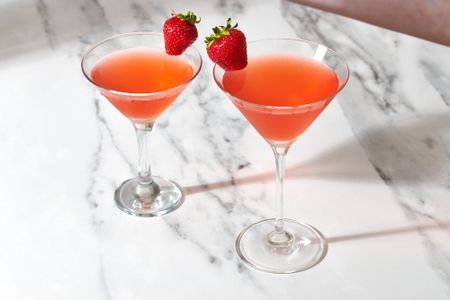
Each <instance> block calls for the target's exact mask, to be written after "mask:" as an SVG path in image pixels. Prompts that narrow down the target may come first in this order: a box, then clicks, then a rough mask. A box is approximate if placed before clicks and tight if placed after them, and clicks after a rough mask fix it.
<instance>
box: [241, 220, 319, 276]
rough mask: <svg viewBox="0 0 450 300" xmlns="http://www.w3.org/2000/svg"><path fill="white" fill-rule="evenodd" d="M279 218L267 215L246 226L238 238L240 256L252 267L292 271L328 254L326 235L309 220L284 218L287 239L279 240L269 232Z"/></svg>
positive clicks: (302, 268) (297, 270)
mask: <svg viewBox="0 0 450 300" xmlns="http://www.w3.org/2000/svg"><path fill="white" fill-rule="evenodd" d="M275 220H276V219H267V220H263V221H260V222H258V223H255V224H253V225H250V226H249V227H247V228H246V229H244V230H243V231H242V232H241V233H240V234H239V236H238V238H237V240H236V250H237V253H238V254H239V256H240V258H241V259H242V260H243V261H244V262H245V263H247V264H248V265H250V266H251V267H253V268H255V269H258V270H261V271H265V272H270V273H276V274H289V273H296V272H301V271H304V270H307V269H309V268H312V267H314V266H315V265H316V264H318V263H319V262H320V261H321V260H322V259H323V258H324V257H325V255H326V252H327V242H326V240H325V238H324V237H323V235H322V234H321V233H320V232H319V231H317V230H316V229H315V228H313V227H312V226H310V225H308V224H302V223H299V222H297V221H295V220H291V219H283V221H284V229H285V230H286V233H284V234H283V236H285V237H287V238H288V239H287V240H286V243H283V244H281V243H280V244H276V243H274V242H273V239H272V241H271V240H270V239H269V236H271V237H272V238H273V236H275V235H277V233H276V232H275V231H274V229H275Z"/></svg>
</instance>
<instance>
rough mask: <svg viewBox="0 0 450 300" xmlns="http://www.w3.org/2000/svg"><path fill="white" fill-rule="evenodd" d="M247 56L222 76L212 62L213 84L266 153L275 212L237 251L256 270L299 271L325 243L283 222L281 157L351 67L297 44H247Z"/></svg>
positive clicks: (248, 232) (304, 227)
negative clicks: (271, 165) (272, 170)
mask: <svg viewBox="0 0 450 300" xmlns="http://www.w3.org/2000/svg"><path fill="white" fill-rule="evenodd" d="M247 51H248V57H249V62H248V66H247V67H246V68H245V69H243V70H240V71H229V72H227V71H224V70H223V69H222V68H220V67H219V66H218V65H215V66H214V71H213V73H214V79H215V81H216V83H217V84H218V86H219V87H220V88H221V89H222V90H223V91H224V92H225V94H226V95H227V96H228V97H229V98H230V100H231V101H232V102H233V104H234V105H235V106H236V107H237V108H238V109H239V110H240V111H241V113H242V114H243V115H244V116H245V117H246V119H247V120H248V121H249V122H250V124H251V125H252V126H253V127H254V128H255V129H256V131H257V132H258V133H259V134H260V135H261V136H262V137H263V138H264V139H265V140H266V141H267V142H268V143H269V145H270V147H271V148H272V151H273V153H274V155H275V163H276V182H277V189H276V198H277V201H278V203H279V214H278V216H277V217H276V218H271V219H266V220H262V221H260V222H257V223H255V224H253V225H250V226H249V227H247V228H245V229H244V230H243V231H242V232H241V233H240V234H239V236H238V238H237V240H236V250H237V253H238V254H239V256H240V258H241V259H242V260H243V261H244V262H245V263H247V264H248V265H250V266H252V267H254V268H256V269H259V270H262V271H266V272H271V273H277V274H286V273H294V272H300V271H303V270H306V269H309V268H311V267H313V266H314V265H316V264H317V263H319V262H320V261H321V259H322V258H323V257H324V255H325V254H326V249H327V243H326V240H325V239H324V237H323V235H322V234H321V233H320V232H319V231H318V230H316V229H315V228H314V227H312V226H310V225H308V224H304V223H300V222H297V221H295V220H292V219H287V218H284V215H283V178H284V162H285V156H286V154H287V152H288V150H289V148H290V147H291V145H292V144H293V143H294V142H295V141H296V140H297V139H298V137H299V136H300V135H301V134H302V133H303V132H304V131H305V130H306V129H307V128H308V127H309V126H310V125H311V123H312V122H313V121H314V120H315V119H316V118H317V116H318V115H319V114H320V113H321V112H322V111H323V110H324V109H325V107H326V106H327V105H328V104H329V103H330V101H331V100H332V99H333V97H334V96H335V95H336V94H337V93H338V92H339V91H340V90H341V89H342V88H343V87H344V86H345V84H346V83H347V80H348V76H349V70H348V67H347V64H346V63H345V61H344V60H343V59H342V58H341V57H340V56H339V55H338V54H336V53H335V52H334V51H333V50H330V49H329V48H327V47H325V46H323V45H320V44H317V43H313V42H310V41H306V40H301V39H268V40H258V41H254V42H250V43H248V49H247Z"/></svg>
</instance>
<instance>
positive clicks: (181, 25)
mask: <svg viewBox="0 0 450 300" xmlns="http://www.w3.org/2000/svg"><path fill="white" fill-rule="evenodd" d="M199 22H200V19H198V20H197V16H196V15H195V14H194V13H193V12H191V11H188V12H187V13H186V14H184V15H183V14H177V13H175V12H172V17H171V18H169V19H167V20H166V22H164V29H163V32H164V45H165V48H166V53H167V54H169V55H180V54H181V53H183V52H184V50H186V48H187V47H189V46H190V45H192V43H193V42H194V41H195V40H196V39H197V37H198V32H197V27H196V26H195V24H197V23H199Z"/></svg>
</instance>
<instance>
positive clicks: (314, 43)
mask: <svg viewBox="0 0 450 300" xmlns="http://www.w3.org/2000/svg"><path fill="white" fill-rule="evenodd" d="M275 41H291V42H302V43H305V44H309V45H314V46H317V47H320V46H322V47H325V48H326V49H327V51H330V52H331V53H332V54H333V55H334V56H336V57H337V58H338V59H339V61H340V62H342V63H343V64H344V66H345V71H346V72H345V80H344V81H343V83H342V84H341V86H340V87H339V88H338V89H337V90H336V92H335V93H332V94H330V95H329V96H328V97H326V98H325V99H321V100H316V101H313V102H311V103H307V104H300V105H287V106H281V105H280V106H277V105H264V104H257V103H253V102H250V101H248V100H244V99H241V98H238V97H236V96H233V95H232V94H230V93H228V92H227V91H226V90H225V89H224V88H223V87H222V84H220V82H219V80H218V79H217V78H216V69H219V68H220V69H222V68H221V67H220V66H219V65H217V64H214V68H213V77H214V81H215V82H216V84H217V85H218V86H219V88H220V89H221V90H222V91H223V92H224V93H225V94H226V95H228V96H229V97H232V98H233V99H236V100H238V101H239V102H243V103H245V104H246V105H248V106H250V107H251V106H253V107H256V108H260V109H279V110H283V109H289V110H291V109H300V108H307V107H313V106H316V105H318V104H319V103H322V102H327V101H328V100H329V99H330V97H335V96H336V95H337V94H338V93H339V92H340V91H341V90H342V89H343V88H344V87H345V85H346V84H347V82H348V80H349V75H350V70H349V68H348V64H347V63H346V61H345V59H344V58H343V57H342V56H341V55H340V54H338V53H337V52H336V51H334V50H333V49H331V48H329V47H327V46H325V45H323V44H320V43H317V42H313V41H309V40H306V39H302V38H264V39H258V40H254V41H250V42H248V44H254V43H258V42H275ZM222 70H223V69H222Z"/></svg>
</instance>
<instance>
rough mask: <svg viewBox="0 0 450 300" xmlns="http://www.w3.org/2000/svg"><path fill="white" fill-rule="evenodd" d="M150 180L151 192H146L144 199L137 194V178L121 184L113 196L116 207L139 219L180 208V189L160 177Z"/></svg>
mask: <svg viewBox="0 0 450 300" xmlns="http://www.w3.org/2000/svg"><path fill="white" fill-rule="evenodd" d="M152 179H153V184H152V187H151V191H150V192H149V191H147V193H146V194H144V195H145V196H144V197H143V196H142V195H141V196H138V194H137V189H138V179H137V178H132V179H129V180H127V181H125V182H123V183H122V184H121V185H120V186H119V187H118V188H117V189H116V192H115V194H114V200H115V202H116V205H117V207H118V208H119V209H120V210H122V211H124V212H126V213H127V214H130V215H133V216H139V217H157V216H162V215H165V214H167V213H169V212H171V211H173V210H175V209H177V208H178V207H180V205H181V204H182V203H183V201H184V195H183V191H182V190H181V188H180V187H179V186H178V185H177V184H176V183H174V182H172V181H170V180H168V179H165V178H162V177H158V176H153V177H152ZM141 190H142V189H141ZM141 194H142V193H141Z"/></svg>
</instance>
